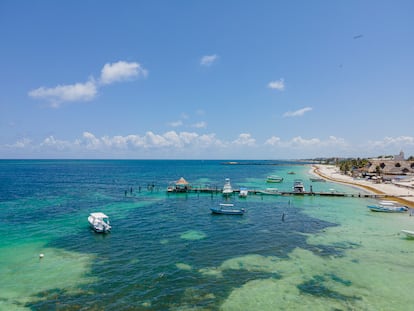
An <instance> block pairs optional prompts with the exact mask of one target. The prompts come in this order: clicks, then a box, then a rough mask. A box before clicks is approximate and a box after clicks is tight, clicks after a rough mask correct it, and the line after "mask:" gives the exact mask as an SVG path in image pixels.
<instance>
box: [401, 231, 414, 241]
mask: <svg viewBox="0 0 414 311" xmlns="http://www.w3.org/2000/svg"><path fill="white" fill-rule="evenodd" d="M401 232H402V233H405V235H406V236H407V238H409V239H414V231H411V230H401Z"/></svg>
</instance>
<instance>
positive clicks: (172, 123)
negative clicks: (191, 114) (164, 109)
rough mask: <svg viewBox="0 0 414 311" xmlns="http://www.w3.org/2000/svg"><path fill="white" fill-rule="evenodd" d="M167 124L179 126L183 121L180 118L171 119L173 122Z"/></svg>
mask: <svg viewBox="0 0 414 311" xmlns="http://www.w3.org/2000/svg"><path fill="white" fill-rule="evenodd" d="M168 125H169V126H172V127H179V126H182V125H183V121H181V120H178V121H173V122H170V123H168Z"/></svg>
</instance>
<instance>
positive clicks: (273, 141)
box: [264, 136, 281, 146]
mask: <svg viewBox="0 0 414 311" xmlns="http://www.w3.org/2000/svg"><path fill="white" fill-rule="evenodd" d="M280 142H281V139H280V137H276V136H272V137H270V138H269V139H267V140H266V141H265V143H264V144H265V145H270V146H277V145H279V144H280Z"/></svg>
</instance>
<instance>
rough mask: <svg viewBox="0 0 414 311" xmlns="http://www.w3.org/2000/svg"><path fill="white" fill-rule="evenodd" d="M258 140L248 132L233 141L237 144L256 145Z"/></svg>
mask: <svg viewBox="0 0 414 311" xmlns="http://www.w3.org/2000/svg"><path fill="white" fill-rule="evenodd" d="M255 143H256V140H255V139H254V138H252V136H251V135H250V134H248V133H242V134H240V135H239V137H238V138H237V139H236V140H234V141H233V144H235V145H244V146H254V145H255Z"/></svg>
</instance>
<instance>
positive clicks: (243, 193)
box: [239, 188, 249, 198]
mask: <svg viewBox="0 0 414 311" xmlns="http://www.w3.org/2000/svg"><path fill="white" fill-rule="evenodd" d="M248 194H249V190H247V188H240V192H239V197H240V198H247V195H248Z"/></svg>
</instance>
